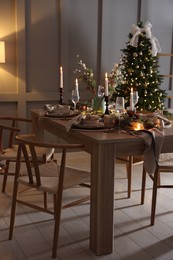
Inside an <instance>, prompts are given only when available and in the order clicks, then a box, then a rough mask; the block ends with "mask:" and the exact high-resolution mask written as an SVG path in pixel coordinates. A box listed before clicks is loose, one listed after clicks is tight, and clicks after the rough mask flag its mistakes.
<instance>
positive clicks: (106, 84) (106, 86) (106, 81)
mask: <svg viewBox="0 0 173 260" xmlns="http://www.w3.org/2000/svg"><path fill="white" fill-rule="evenodd" d="M105 96H106V97H108V74H107V73H105Z"/></svg>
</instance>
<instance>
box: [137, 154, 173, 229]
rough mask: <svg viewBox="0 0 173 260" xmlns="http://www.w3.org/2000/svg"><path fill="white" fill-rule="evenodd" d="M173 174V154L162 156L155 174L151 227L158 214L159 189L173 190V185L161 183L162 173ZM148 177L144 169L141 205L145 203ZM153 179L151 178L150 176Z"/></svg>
mask: <svg viewBox="0 0 173 260" xmlns="http://www.w3.org/2000/svg"><path fill="white" fill-rule="evenodd" d="M163 172H166V173H173V153H167V154H161V155H160V159H159V162H158V163H157V165H156V169H155V172H154V176H153V178H152V180H153V190H152V206H151V226H153V225H154V223H155V214H156V202H157V189H158V188H173V184H172V185H171V184H164V183H163V181H162V184H161V182H160V181H159V179H160V177H161V173H163ZM146 176H147V173H146V171H145V169H143V177H142V194H141V204H143V203H144V197H145V186H146ZM150 177H151V176H150Z"/></svg>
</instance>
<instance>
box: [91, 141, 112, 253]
mask: <svg viewBox="0 0 173 260" xmlns="http://www.w3.org/2000/svg"><path fill="white" fill-rule="evenodd" d="M114 158H115V148H114V145H113V144H93V153H92V156H91V212H90V248H91V250H92V251H93V252H94V253H95V254H96V255H104V254H110V253H112V251H113V229H114V228H113V219H114V217H113V216H114V161H115V160H114Z"/></svg>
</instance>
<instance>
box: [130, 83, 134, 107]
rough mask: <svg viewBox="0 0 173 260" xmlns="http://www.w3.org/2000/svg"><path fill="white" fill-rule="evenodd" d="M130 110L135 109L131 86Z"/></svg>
mask: <svg viewBox="0 0 173 260" xmlns="http://www.w3.org/2000/svg"><path fill="white" fill-rule="evenodd" d="M130 110H131V111H133V110H134V103H133V88H131V92H130Z"/></svg>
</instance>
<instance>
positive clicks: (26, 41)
mask: <svg viewBox="0 0 173 260" xmlns="http://www.w3.org/2000/svg"><path fill="white" fill-rule="evenodd" d="M139 20H142V21H144V22H145V21H146V20H149V21H150V22H151V24H152V32H153V35H154V36H155V37H157V38H158V40H159V42H160V44H161V48H162V52H163V53H171V52H173V50H172V46H173V43H172V42H173V40H172V39H173V35H172V33H173V1H172V0H164V1H163V0H141V1H140V0H61V1H60V0H0V40H4V41H5V42H6V63H5V64H0V115H4V113H5V114H7V115H18V116H25V115H27V116H30V109H31V108H35V107H39V108H40V107H43V105H44V104H45V103H56V102H57V101H58V99H59V67H60V65H62V66H63V69H64V100H65V101H67V100H68V99H70V93H71V89H72V88H73V87H74V82H75V75H74V70H75V68H76V55H77V54H79V55H80V57H81V59H82V60H83V61H84V62H85V63H86V64H87V65H88V66H89V67H91V68H93V71H94V73H95V75H96V79H97V81H98V84H99V83H101V84H104V80H103V78H104V73H105V72H106V71H107V72H109V71H110V70H111V69H112V68H113V66H114V63H118V62H119V60H120V56H121V49H122V48H124V47H125V46H126V42H127V40H128V34H129V32H130V31H131V26H132V24H133V23H135V24H136V23H137V22H138V21H139ZM160 72H161V73H163V74H170V72H171V73H172V65H171V60H170V57H161V58H160ZM79 88H80V96H81V98H85V97H86V96H87V97H89V93H88V92H86V88H85V86H84V85H82V84H81V85H80V86H79ZM162 88H164V89H166V90H169V89H170V90H172V82H171V80H170V79H166V80H165V81H164V83H163V84H162ZM171 92H172V91H171ZM166 104H167V102H166ZM172 106H173V105H172Z"/></svg>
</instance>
